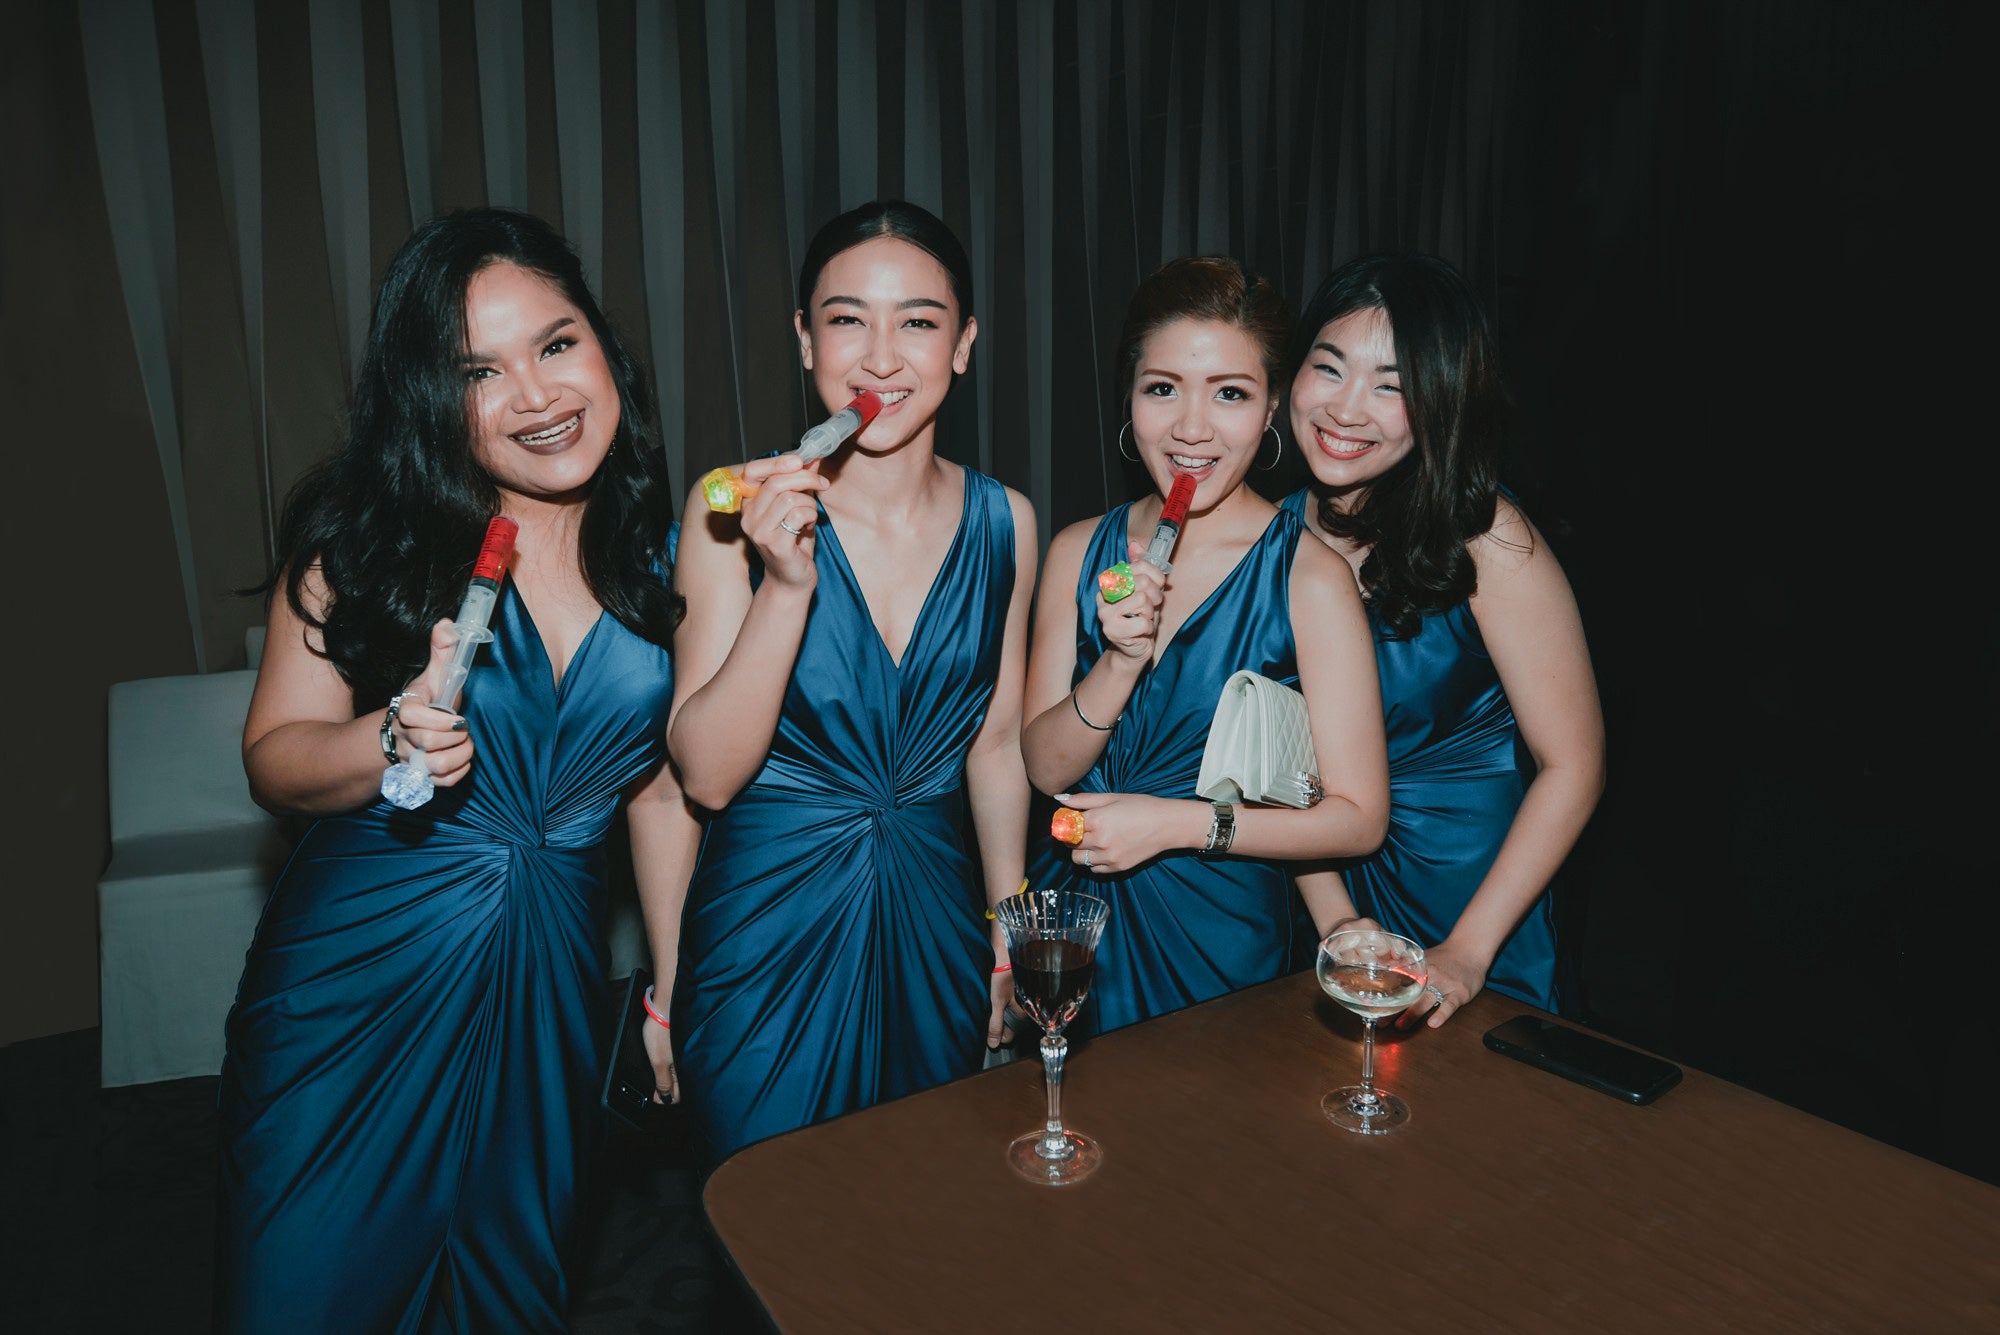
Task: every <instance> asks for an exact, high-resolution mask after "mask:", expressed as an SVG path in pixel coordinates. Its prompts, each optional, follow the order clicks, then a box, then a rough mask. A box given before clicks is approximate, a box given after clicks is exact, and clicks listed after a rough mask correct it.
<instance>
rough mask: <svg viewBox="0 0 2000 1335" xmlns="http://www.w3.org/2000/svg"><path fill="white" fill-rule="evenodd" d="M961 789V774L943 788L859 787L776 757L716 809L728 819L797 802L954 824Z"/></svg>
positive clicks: (823, 808)
mask: <svg viewBox="0 0 2000 1335" xmlns="http://www.w3.org/2000/svg"><path fill="white" fill-rule="evenodd" d="M962 791H963V790H962V789H961V787H960V785H959V779H958V777H957V776H953V778H952V782H951V784H950V786H949V787H945V788H943V789H942V790H940V788H939V787H938V786H937V785H936V784H935V783H934V782H926V783H925V785H924V786H923V788H922V789H920V790H917V791H913V792H895V791H887V792H885V791H880V790H876V791H869V790H865V789H856V788H852V787H848V786H846V785H843V784H840V783H838V782H829V781H828V776H826V775H823V774H814V773H811V772H808V771H801V770H798V769H796V768H794V767H790V766H781V765H780V764H779V762H778V761H777V760H775V759H774V760H773V761H772V763H770V764H768V765H766V766H765V768H764V772H763V773H762V774H760V775H759V776H758V779H757V782H755V783H753V784H751V785H750V786H749V787H748V788H745V789H744V790H743V791H742V792H740V793H738V794H737V795H736V796H735V797H734V798H733V799H731V801H730V803H729V805H728V806H727V807H725V808H723V809H722V810H721V811H720V812H718V813H716V814H717V819H727V818H728V816H729V814H730V813H731V812H734V811H740V810H747V809H749V808H769V807H772V806H792V807H801V808H810V809H811V810H813V811H815V812H818V813H822V814H830V813H833V812H842V811H846V812H853V813H855V814H857V815H858V814H860V813H863V812H878V813H881V814H883V815H885V816H896V815H903V816H905V817H907V818H909V819H924V820H945V821H950V822H952V823H954V824H955V823H956V822H957V820H958V817H959V815H960V812H961V809H962V807H963V805H964V802H963V799H962V797H961V793H962Z"/></svg>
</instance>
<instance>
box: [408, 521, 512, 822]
mask: <svg viewBox="0 0 2000 1335" xmlns="http://www.w3.org/2000/svg"><path fill="white" fill-rule="evenodd" d="M520 531H521V526H520V525H519V524H516V523H515V522H514V521H513V520H511V519H509V518H507V517H506V516H505V515H495V516H494V517H493V521H492V522H491V523H489V524H488V525H487V526H486V540H485V541H484V542H482V543H480V544H479V559H478V560H477V561H475V562H473V563H472V580H471V582H470V583H469V584H467V585H466V586H465V597H464V599H463V600H461V601H460V603H459V605H458V616H457V617H456V618H455V622H454V624H455V625H456V627H457V629H458V642H457V643H456V644H454V645H452V648H451V662H450V663H448V664H446V665H445V673H444V686H443V688H442V689H441V690H440V691H439V692H438V697H437V699H435V700H433V701H431V704H432V705H434V706H436V707H437V708H439V709H447V710H453V709H456V707H457V705H458V693H459V691H460V690H461V689H463V688H464V686H465V679H466V678H467V677H468V676H470V675H471V674H472V659H473V655H475V654H477V653H478V652H479V646H480V645H482V644H485V643H487V642H488V641H489V640H491V639H492V638H493V632H492V631H490V630H488V629H487V626H488V625H490V624H491V623H492V620H493V604H494V602H495V601H496V600H497V599H498V598H499V596H500V581H501V580H503V579H505V578H507V558H508V557H510V556H512V555H513V554H514V538H515V535H517V534H518V533H519V532H520ZM413 749H414V748H413ZM436 791H437V785H436V784H434V783H432V782H431V772H430V771H429V770H428V769H426V768H424V766H423V765H421V764H419V763H417V758H416V756H414V755H413V756H411V757H410V758H409V759H408V760H404V761H400V762H398V763H397V764H394V765H391V766H389V767H388V768H387V769H385V770H383V771H382V796H384V797H386V798H388V799H389V801H391V802H393V803H394V804H395V805H397V806H399V807H401V808H403V810H405V811H414V810H416V809H417V808H418V807H420V806H422V805H423V804H424V803H426V802H428V801H430V800H431V796H432V795H433V794H434V793H435V792H436Z"/></svg>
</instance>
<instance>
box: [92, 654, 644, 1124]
mask: <svg viewBox="0 0 2000 1335" xmlns="http://www.w3.org/2000/svg"><path fill="white" fill-rule="evenodd" d="M262 647H263V644H262V631H261V630H257V631H253V632H251V642H250V658H251V662H252V664H253V667H252V668H248V669H244V670H241V671H234V672H211V673H206V674H201V675H195V676H185V677H155V678H151V679H149V680H145V681H128V682H120V683H118V684H117V685H115V686H113V687H112V688H111V718H110V732H109V752H110V755H109V760H110V776H111V859H110V863H109V865H107V866H106V867H105V869H104V875H103V877H102V879H100V880H99V881H98V884H97V914H98V987H99V995H100V1004H101V1008H102V1015H103V1019H102V1022H101V1023H102V1026H103V1056H102V1064H101V1068H100V1074H101V1079H102V1082H103V1084H104V1085H105V1086H106V1087H107V1088H108V1087H111V1086H115V1085H136V1084H142V1083H145V1082H148V1081H153V1080H177V1079H181V1078H184V1077H187V1076H198V1075H214V1074H215V1073H216V1072H218V1071H220V1070H221V1069H222V1026H223V1021H224V1019H225V1018H226V1017H227V1015H228V1013H229V1006H230V1003H231V1002H232V1001H233V1000H235V996H236V984H237V980H238V979H239V978H240V977H241V976H242V973H243V955H244V952H245V951H246V950H248V949H249V946H250V939H251V937H252V936H253V935H254V934H255V933H256V930H257V919H258V916H259V915H260V914H261V913H262V912H263V910H264V900H265V898H266V896H267V895H268V894H269V893H270V889H271V885H272V883H273V882H274V881H275V880H276V879H277V875H278V872H279V871H280V870H281V869H282V868H283V866H284V862H285V858H286V857H287V856H288V855H289V853H290V848H291V842H292V836H293V835H294V834H295V833H296V827H294V826H292V825H291V823H289V822H283V821H280V820H278V819H277V818H276V817H273V816H271V815H270V814H269V813H267V812H265V811H264V810H263V809H262V808H260V807H259V806H258V805H257V804H256V803H255V802H253V801H251V800H250V787H249V783H248V781H247V780H246V779H245V778H244V776H243V761H242V737H243V718H244V715H245V714H246V713H247V712H248V710H249V707H250V690H251V687H252V686H253V685H254V684H255V682H256V676H257V674H256V671H255V670H254V664H255V663H256V661H257V659H258V657H259V656H260V654H259V651H260V650H261V649H262ZM609 931H610V946H611V962H612V972H613V974H614V976H623V975H624V974H626V973H628V972H630V971H631V969H632V968H633V966H634V965H637V964H643V963H644V962H645V959H646V946H645V934H644V931H643V930H642V928H641V926H640V923H639V913H638V905H637V903H636V902H634V901H633V900H632V899H631V897H630V895H629V893H627V894H625V895H624V896H623V897H622V898H621V900H620V901H618V902H616V903H614V905H613V912H612V917H611V922H610V925H609Z"/></svg>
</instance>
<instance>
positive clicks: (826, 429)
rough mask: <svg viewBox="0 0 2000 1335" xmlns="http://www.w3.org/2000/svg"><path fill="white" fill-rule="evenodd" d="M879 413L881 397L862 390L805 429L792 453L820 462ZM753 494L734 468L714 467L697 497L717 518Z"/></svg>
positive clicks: (704, 477)
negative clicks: (837, 409)
mask: <svg viewBox="0 0 2000 1335" xmlns="http://www.w3.org/2000/svg"><path fill="white" fill-rule="evenodd" d="M881 411H882V397H881V395H879V394H877V393H876V392H875V391H874V390H872V389H864V390H862V391H861V392H860V393H859V394H856V395H855V396H854V399H853V401H852V402H851V403H849V404H848V405H847V406H846V407H845V408H842V409H841V410H840V411H839V412H837V413H835V414H834V415H833V416H831V417H829V418H827V419H826V420H825V421H824V422H821V423H820V424H819V425H818V426H815V427H809V428H807V430H806V433H805V434H804V435H803V436H800V437H799V443H798V447H797V448H795V449H794V450H793V451H792V453H793V454H796V455H797V456H798V457H799V458H800V459H801V460H804V461H805V462H808V463H810V462H811V461H812V460H814V459H824V458H826V457H827V456H828V455H829V454H832V453H833V452H834V451H835V450H837V449H839V448H840V447H841V445H842V443H843V442H845V441H846V440H847V439H848V437H850V436H854V435H857V434H859V433H860V432H862V431H864V430H866V429H867V427H868V424H869V423H870V422H872V421H874V420H875V415H876V414H877V413H879V412H881ZM756 494H757V484H756V483H754V482H745V481H744V480H743V477H742V475H741V474H739V473H737V472H736V471H735V470H734V469H730V468H714V469H710V470H709V471H708V472H706V473H704V474H702V478H701V498H702V499H703V500H705V501H707V502H708V508H709V509H711V510H713V511H714V512H715V513H717V514H719V515H733V514H735V513H736V512H737V511H738V510H740V509H742V508H743V502H744V501H746V500H748V499H750V498H751V497H752V496H755V495H756Z"/></svg>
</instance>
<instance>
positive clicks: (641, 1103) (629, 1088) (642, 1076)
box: [598, 969, 667, 1131]
mask: <svg viewBox="0 0 2000 1335" xmlns="http://www.w3.org/2000/svg"><path fill="white" fill-rule="evenodd" d="M652 985H653V976H652V974H650V973H648V972H647V971H646V970H644V969H634V970H632V976H631V977H630V978H628V979H626V980H625V1002H624V1005H622V1006H620V1007H619V1008H618V1028H617V1031H616V1032H615V1033H614V1034H613V1035H612V1037H611V1057H610V1060H609V1061H607V1062H606V1063H605V1067H604V1089H603V1092H602V1093H601V1094H599V1096H598V1102H599V1103H600V1104H602V1105H603V1107H604V1111H606V1112H608V1113H610V1114H611V1115H612V1116H613V1117H616V1118H617V1119H618V1120H619V1121H621V1122H623V1123H625V1125H627V1126H629V1127H631V1128H633V1129H634V1130H635V1131H651V1130H652V1129H653V1128H654V1127H656V1126H658V1125H659V1124H660V1122H661V1119H662V1118H663V1117H664V1116H665V1114H666V1111H667V1110H666V1107H665V1105H663V1104H658V1103H655V1102H653V1094H654V1092H655V1091H656V1090H658V1088H659V1085H658V1084H657V1083H656V1082H655V1081H654V1079H653V1063H652V1060H651V1059H650V1058H649V1057H647V1056H646V1026H647V1025H649V1024H651V1023H653V1021H652V1019H651V1018H650V1017H649V1016H648V1015H647V1014H646V989H647V988H649V987H651V986H652Z"/></svg>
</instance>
